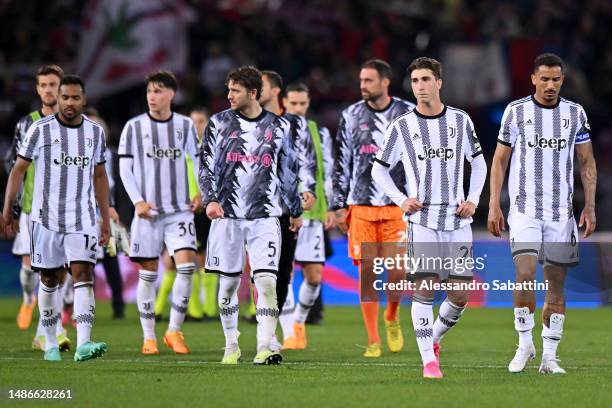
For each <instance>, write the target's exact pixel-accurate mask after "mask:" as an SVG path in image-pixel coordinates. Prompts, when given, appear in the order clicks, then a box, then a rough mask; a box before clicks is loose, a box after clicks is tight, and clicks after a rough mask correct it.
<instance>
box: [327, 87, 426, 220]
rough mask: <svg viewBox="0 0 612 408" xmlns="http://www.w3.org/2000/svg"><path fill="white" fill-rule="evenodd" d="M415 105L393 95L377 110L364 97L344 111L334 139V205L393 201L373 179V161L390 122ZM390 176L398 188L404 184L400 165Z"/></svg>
mask: <svg viewBox="0 0 612 408" xmlns="http://www.w3.org/2000/svg"><path fill="white" fill-rule="evenodd" d="M412 109H414V105H413V104H412V103H410V102H407V101H404V100H402V99H399V98H395V97H394V98H391V102H390V103H389V105H388V106H387V107H386V108H384V109H382V110H375V109H373V108H372V107H370V106H369V105H368V104H367V103H366V102H365V101H360V102H357V103H355V104H353V105H351V106H349V107H348V108H346V109H345V110H344V111H343V112H342V118H341V119H340V125H339V127H338V132H337V133H336V137H335V140H334V151H335V158H336V161H335V163H334V173H333V189H334V200H333V202H334V208H344V207H347V206H348V205H353V204H356V205H370V206H384V205H391V204H393V202H392V201H391V200H390V199H389V197H387V196H386V195H385V194H384V192H383V191H382V190H381V189H380V188H379V187H378V186H377V185H376V183H374V181H373V180H372V175H371V172H372V164H373V162H374V157H375V155H376V153H377V152H378V151H379V150H380V147H381V146H382V143H383V139H384V134H385V130H386V129H387V126H388V125H389V123H390V122H391V121H392V120H393V119H395V118H397V117H398V116H401V115H403V114H405V113H407V112H410V111H411V110H412ZM391 177H392V178H393V180H394V181H395V182H396V185H397V186H398V188H400V189H403V188H404V187H403V186H404V185H405V179H404V172H403V170H402V168H401V165H398V166H396V167H394V168H393V169H392V170H391Z"/></svg>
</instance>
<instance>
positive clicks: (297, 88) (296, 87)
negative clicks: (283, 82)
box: [284, 82, 310, 97]
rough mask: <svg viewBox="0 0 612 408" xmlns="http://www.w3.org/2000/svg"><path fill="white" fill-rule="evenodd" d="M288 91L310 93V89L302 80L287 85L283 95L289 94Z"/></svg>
mask: <svg viewBox="0 0 612 408" xmlns="http://www.w3.org/2000/svg"><path fill="white" fill-rule="evenodd" d="M289 92H306V93H310V90H309V89H308V85H306V84H305V83H303V82H294V83H292V84H289V85H287V88H285V94H284V95H285V97H286V96H287V95H289Z"/></svg>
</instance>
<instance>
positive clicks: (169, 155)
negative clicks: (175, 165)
mask: <svg viewBox="0 0 612 408" xmlns="http://www.w3.org/2000/svg"><path fill="white" fill-rule="evenodd" d="M181 155H182V152H181V149H179V148H177V147H169V148H167V149H162V148H160V147H159V146H156V145H153V147H152V148H151V151H150V152H147V157H148V158H150V159H164V158H166V159H170V160H176V159H178V158H180V157H181Z"/></svg>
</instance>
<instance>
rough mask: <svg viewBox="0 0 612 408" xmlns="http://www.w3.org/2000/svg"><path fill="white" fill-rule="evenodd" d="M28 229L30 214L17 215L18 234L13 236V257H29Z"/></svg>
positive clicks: (29, 226) (30, 226) (30, 225)
mask: <svg viewBox="0 0 612 408" xmlns="http://www.w3.org/2000/svg"><path fill="white" fill-rule="evenodd" d="M30 228H32V224H31V222H30V214H26V213H24V212H22V213H21V215H19V232H18V233H17V235H16V236H15V241H14V242H13V255H16V256H24V255H30V251H31V249H30V240H31V238H30Z"/></svg>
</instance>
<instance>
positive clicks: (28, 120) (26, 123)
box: [4, 110, 45, 174]
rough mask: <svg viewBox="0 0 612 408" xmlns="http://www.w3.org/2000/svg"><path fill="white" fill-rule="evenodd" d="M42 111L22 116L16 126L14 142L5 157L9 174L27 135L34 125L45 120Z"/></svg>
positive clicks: (5, 165)
mask: <svg viewBox="0 0 612 408" xmlns="http://www.w3.org/2000/svg"><path fill="white" fill-rule="evenodd" d="M44 117H45V115H43V113H42V111H41V110H37V111H34V112H31V113H28V114H27V115H25V116H22V117H21V119H19V121H18V122H17V124H16V125H15V133H14V135H13V142H12V144H11V148H10V149H9V150H8V151H7V152H6V155H5V156H4V168H5V170H6V172H7V174H8V173H10V172H11V169H12V168H13V165H14V164H15V160H17V153H18V152H19V148H20V147H21V143H22V142H23V139H24V138H25V135H26V133H27V131H28V129H29V128H30V126H32V123H34V122H36V121H37V120H40V119H41V118H44Z"/></svg>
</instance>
